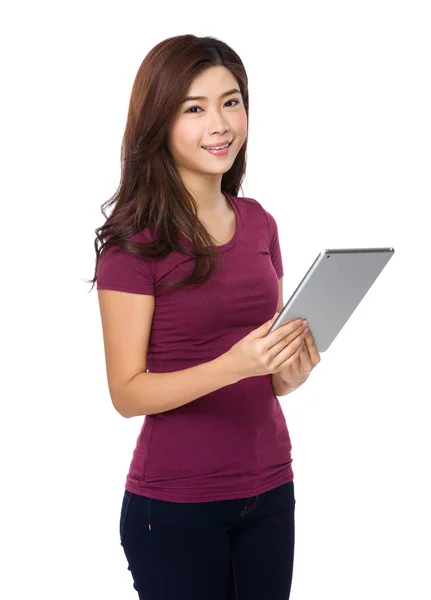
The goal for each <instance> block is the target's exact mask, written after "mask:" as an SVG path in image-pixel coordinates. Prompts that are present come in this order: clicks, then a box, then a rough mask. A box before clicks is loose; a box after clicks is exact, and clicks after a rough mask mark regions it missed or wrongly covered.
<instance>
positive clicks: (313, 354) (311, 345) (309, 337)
mask: <svg viewBox="0 0 431 600" xmlns="http://www.w3.org/2000/svg"><path fill="white" fill-rule="evenodd" d="M305 343H306V345H307V349H308V352H309V355H310V359H311V363H312V365H313V367H315V366H316V365H317V363H319V362H320V354H319V351H318V349H317V345H316V341H315V339H314V337H313V334H312V333H311V331H310V330H308V331H307V333H306V334H305Z"/></svg>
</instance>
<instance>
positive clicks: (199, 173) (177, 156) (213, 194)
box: [168, 66, 320, 389]
mask: <svg viewBox="0 0 431 600" xmlns="http://www.w3.org/2000/svg"><path fill="white" fill-rule="evenodd" d="M233 88H237V89H238V90H239V85H238V82H237V80H236V79H235V77H234V76H233V75H232V73H231V72H230V71H229V70H228V69H226V67H223V66H217V67H209V68H208V69H206V70H205V71H203V72H202V73H201V74H200V75H198V76H197V77H195V79H194V80H193V82H192V83H191V85H190V86H189V88H188V90H187V93H186V96H206V98H207V99H203V100H202V99H201V100H188V101H187V102H185V103H183V104H181V106H180V107H179V109H178V112H177V115H176V118H175V121H174V124H173V126H172V128H171V131H170V132H169V136H168V146H169V149H170V152H171V154H172V156H173V159H174V163H175V166H176V168H177V170H178V173H179V174H180V176H181V178H182V180H183V182H184V185H185V187H186V188H187V189H188V191H189V192H190V193H191V194H192V196H193V197H194V199H195V201H196V204H197V207H198V218H199V219H200V220H201V221H202V222H203V223H218V224H223V223H227V221H228V219H229V215H230V213H231V212H232V209H231V207H230V206H229V203H228V202H227V200H226V198H225V197H224V196H223V194H222V192H221V180H222V176H223V173H226V172H227V171H229V169H230V168H231V167H232V165H233V163H234V161H235V158H236V156H237V154H238V152H239V151H240V149H241V148H242V146H243V144H244V142H245V140H246V137H247V114H246V112H245V108H244V104H243V98H242V95H241V93H240V92H235V93H232V94H230V95H228V96H225V97H221V94H223V92H227V91H228V90H232V89H233ZM232 139H233V143H232V145H231V147H230V149H229V152H228V154H227V155H225V156H212V155H211V154H210V153H209V152H207V151H206V150H204V149H203V148H202V146H215V145H217V144H218V143H219V142H222V141H224V140H232ZM297 333H298V332H297ZM295 337H296V336H295ZM318 362H320V356H319V353H318V351H317V348H316V344H315V342H314V338H313V336H312V334H311V331H308V332H307V334H306V335H305V338H304V344H303V345H302V346H301V348H300V349H298V350H297V353H296V358H295V360H294V361H293V362H292V363H291V364H290V365H288V366H286V367H284V368H283V370H282V371H280V372H279V373H277V374H276V375H275V376H273V377H276V378H282V380H283V385H284V384H287V382H288V385H289V387H290V388H292V389H294V388H296V387H299V385H301V384H302V383H304V381H306V379H307V378H308V376H309V374H310V372H311V371H312V370H313V368H314V367H315V366H316V364H318Z"/></svg>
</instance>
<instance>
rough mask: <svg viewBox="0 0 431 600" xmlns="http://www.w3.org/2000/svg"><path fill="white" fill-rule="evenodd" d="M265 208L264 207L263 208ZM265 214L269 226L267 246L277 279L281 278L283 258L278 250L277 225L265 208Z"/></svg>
mask: <svg viewBox="0 0 431 600" xmlns="http://www.w3.org/2000/svg"><path fill="white" fill-rule="evenodd" d="M264 210H265V209H264ZM265 214H266V217H267V220H268V226H269V247H270V251H271V260H272V264H273V265H274V269H275V272H276V273H277V277H278V279H281V278H282V277H283V275H284V272H283V259H282V256H281V250H280V241H279V239H278V227H277V222H276V220H275V219H274V217H273V216H272V215H271V213H269V212H268V211H267V210H265Z"/></svg>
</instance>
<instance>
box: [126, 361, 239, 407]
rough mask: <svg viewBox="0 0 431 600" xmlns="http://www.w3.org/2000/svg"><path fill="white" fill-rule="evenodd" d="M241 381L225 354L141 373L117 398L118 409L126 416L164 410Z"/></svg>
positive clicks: (182, 404) (133, 378)
mask: <svg viewBox="0 0 431 600" xmlns="http://www.w3.org/2000/svg"><path fill="white" fill-rule="evenodd" d="M238 381H239V378H238V376H237V375H236V374H235V373H234V372H233V371H232V370H231V367H230V364H229V359H227V360H226V355H225V354H221V355H220V356H218V357H217V358H215V359H214V360H211V361H209V362H206V363H202V364H200V365H197V366H195V367H190V368H188V369H182V370H181V371H173V372H171V373H138V374H137V375H135V376H134V377H132V379H131V380H130V381H129V382H128V383H127V384H126V386H125V387H124V390H123V392H122V394H121V396H119V397H117V398H116V402H115V404H116V409H117V410H118V412H119V413H120V414H121V415H122V416H123V417H125V418H130V417H137V416H141V415H152V414H154V413H162V412H166V411H168V410H172V409H174V408H178V407H179V406H184V404H188V403H189V402H193V400H196V399H197V398H200V397H201V396H205V394H209V393H211V392H214V391H215V390H218V389H220V388H222V387H224V386H226V385H232V384H233V383H237V382H238Z"/></svg>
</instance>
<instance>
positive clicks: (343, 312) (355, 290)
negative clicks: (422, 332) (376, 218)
mask: <svg viewBox="0 0 431 600" xmlns="http://www.w3.org/2000/svg"><path fill="white" fill-rule="evenodd" d="M394 252H395V250H394V248H348V249H345V250H322V251H321V253H320V254H319V256H318V257H317V258H316V260H315V261H314V263H313V264H312V265H311V267H310V269H309V270H308V272H307V273H306V275H305V277H304V278H303V280H302V281H301V283H300V284H299V286H298V287H297V288H296V290H295V291H294V292H293V294H292V296H291V297H290V298H289V300H288V301H287V302H286V304H285V305H284V307H283V310H282V311H281V313H280V314H279V315H278V317H277V319H276V320H275V321H274V323H273V324H272V326H271V329H270V330H269V331H268V333H267V334H266V335H269V334H270V333H271V332H272V331H274V330H275V329H277V328H278V327H280V326H281V325H284V324H285V323H288V322H289V321H292V320H294V319H307V321H308V324H309V326H310V330H311V333H312V334H313V337H314V339H315V341H316V345H317V349H318V351H319V352H325V350H327V349H328V348H329V346H330V345H331V344H332V342H333V341H334V339H335V338H336V337H337V335H338V334H339V333H340V331H341V329H342V328H343V326H344V324H345V323H346V322H347V321H348V319H349V318H350V316H351V315H352V314H353V312H354V310H355V309H356V307H357V306H358V305H359V303H360V302H361V300H362V299H363V298H364V296H365V294H366V293H367V292H368V290H369V289H370V287H371V286H372V285H373V283H374V282H375V280H376V279H377V277H378V276H379V275H380V273H381V272H382V271H383V269H384V268H385V266H386V264H387V263H388V262H389V260H390V259H391V258H392V256H393V254H394ZM265 337H266V336H265Z"/></svg>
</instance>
